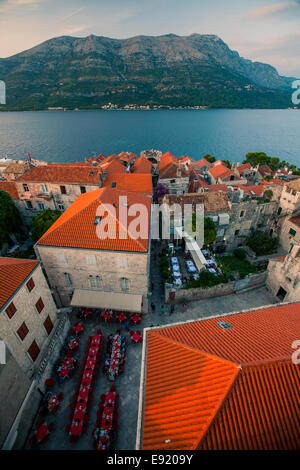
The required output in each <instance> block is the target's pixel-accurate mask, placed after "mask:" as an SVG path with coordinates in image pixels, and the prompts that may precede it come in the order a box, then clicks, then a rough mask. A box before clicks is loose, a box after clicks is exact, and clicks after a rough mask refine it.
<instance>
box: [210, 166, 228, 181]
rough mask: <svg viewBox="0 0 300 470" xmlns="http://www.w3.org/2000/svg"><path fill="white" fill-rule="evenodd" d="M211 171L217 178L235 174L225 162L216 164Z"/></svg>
mask: <svg viewBox="0 0 300 470" xmlns="http://www.w3.org/2000/svg"><path fill="white" fill-rule="evenodd" d="M208 171H209V173H210V174H211V175H212V176H213V177H214V178H215V179H218V178H225V177H226V176H230V175H233V172H232V171H231V170H230V169H229V168H227V166H225V165H224V164H221V163H220V164H218V165H216V166H214V167H213V168H210V169H209V170H208Z"/></svg>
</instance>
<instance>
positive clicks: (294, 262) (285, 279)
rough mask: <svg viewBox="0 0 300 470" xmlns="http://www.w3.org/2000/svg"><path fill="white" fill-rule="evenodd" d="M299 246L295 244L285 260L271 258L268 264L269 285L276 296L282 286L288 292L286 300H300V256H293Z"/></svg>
mask: <svg viewBox="0 0 300 470" xmlns="http://www.w3.org/2000/svg"><path fill="white" fill-rule="evenodd" d="M299 246H300V245H299ZM299 246H295V247H294V249H293V250H292V253H291V254H288V255H287V256H286V258H285V260H276V259H274V260H270V262H269V265H268V271H267V287H268V288H269V289H270V290H271V292H272V293H273V294H274V295H275V296H276V295H277V293H278V291H279V289H280V287H282V288H283V289H284V290H285V291H286V292H287V294H286V296H285V297H284V301H285V302H286V301H294V300H300V258H299V256H293V253H294V254H295V252H296V251H297V250H298V249H299ZM296 254H297V253H296Z"/></svg>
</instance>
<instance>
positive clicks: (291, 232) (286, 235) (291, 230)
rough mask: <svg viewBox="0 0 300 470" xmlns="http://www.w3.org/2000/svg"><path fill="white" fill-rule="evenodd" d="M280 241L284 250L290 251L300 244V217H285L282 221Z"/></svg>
mask: <svg viewBox="0 0 300 470" xmlns="http://www.w3.org/2000/svg"><path fill="white" fill-rule="evenodd" d="M279 239H280V244H281V246H282V248H283V249H284V250H286V251H289V250H290V249H291V247H292V246H293V245H294V244H296V243H300V215H299V214H298V215H295V216H293V217H289V216H285V217H283V218H282V219H281V224H280V231H279Z"/></svg>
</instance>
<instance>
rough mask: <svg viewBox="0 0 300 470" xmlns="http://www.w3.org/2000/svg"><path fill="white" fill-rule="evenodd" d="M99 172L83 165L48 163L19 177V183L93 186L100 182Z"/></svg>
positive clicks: (95, 168) (96, 168) (94, 168)
mask: <svg viewBox="0 0 300 470" xmlns="http://www.w3.org/2000/svg"><path fill="white" fill-rule="evenodd" d="M100 173H101V170H100V169H99V168H98V167H93V166H90V165H85V164H79V165H77V164H75V165H70V164H63V163H50V164H48V165H40V166H36V167H34V168H32V169H31V170H29V171H27V172H26V173H25V174H24V175H22V176H20V177H19V178H18V179H17V181H20V182H32V183H34V182H38V183H44V182H45V183H58V184H59V183H69V184H94V185H98V184H99V181H100Z"/></svg>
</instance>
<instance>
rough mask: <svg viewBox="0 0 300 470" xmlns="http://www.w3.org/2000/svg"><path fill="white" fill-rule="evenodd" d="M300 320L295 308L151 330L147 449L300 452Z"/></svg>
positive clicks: (145, 430)
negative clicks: (298, 356) (298, 349)
mask: <svg viewBox="0 0 300 470" xmlns="http://www.w3.org/2000/svg"><path fill="white" fill-rule="evenodd" d="M299 319H300V302H295V303H292V304H287V305H274V306H271V307H267V308H262V309H258V310H254V311H250V312H242V313H240V314H231V315H230V314H228V315H221V316H219V317H215V318H210V319H207V320H202V321H192V322H187V323H182V324H178V325H174V326H169V327H165V328H159V329H155V330H150V331H148V333H147V337H146V339H147V351H146V357H147V364H146V381H145V397H144V420H143V439H142V445H143V449H151V450H154V449H158V450H159V449H169V450H174V449H176V450H187V449H190V450H193V449H196V448H198V449H214V450H223V449H241V450H242V449H247V450H254V449H265V450H268V449H275V450H278V449H300V427H299V422H300V390H299V380H300V365H299V364H298V365H296V364H293V363H292V361H291V355H292V352H293V349H292V343H293V342H294V341H295V340H296V339H298V338H299V336H300V321H299ZM220 322H223V324H224V322H225V325H227V329H224V328H222V327H221V325H220ZM166 440H167V441H170V442H165V441H166Z"/></svg>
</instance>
